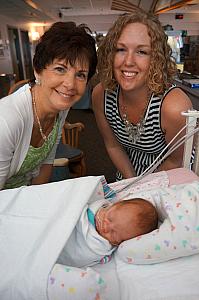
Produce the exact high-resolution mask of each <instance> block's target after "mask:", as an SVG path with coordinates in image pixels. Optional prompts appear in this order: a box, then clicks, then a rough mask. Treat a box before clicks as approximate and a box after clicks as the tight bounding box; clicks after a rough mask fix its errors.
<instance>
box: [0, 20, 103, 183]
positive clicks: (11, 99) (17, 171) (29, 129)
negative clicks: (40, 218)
mask: <svg viewBox="0 0 199 300" xmlns="http://www.w3.org/2000/svg"><path fill="white" fill-rule="evenodd" d="M96 64H97V56H96V49H95V40H94V39H93V38H92V36H91V35H90V30H89V28H88V27H86V26H85V25H79V26H76V24H75V23H73V22H57V23H55V24H53V25H52V26H51V27H50V29H49V30H48V31H46V32H45V33H44V34H43V36H42V37H41V38H40V40H39V43H38V44H37V46H36V50H35V55H34V59H33V68H34V75H35V81H34V82H32V83H30V84H26V85H24V86H23V87H22V88H20V89H19V90H17V91H16V92H15V93H13V94H11V95H9V96H7V97H5V98H3V99H1V101H0V128H1V130H0V141H1V143H0V189H6V188H15V187H19V186H22V185H30V184H42V183H47V182H48V181H49V179H50V176H51V171H52V163H53V160H54V157H55V152H56V148H57V145H58V143H59V140H60V137H61V131H62V126H63V123H64V121H65V118H66V116H67V113H68V111H69V108H70V107H71V106H72V105H73V104H74V103H76V102H77V101H79V100H80V98H81V96H82V95H83V94H84V92H85V89H86V85H87V82H88V80H89V79H90V78H91V77H92V76H93V75H94V73H95V69H96Z"/></svg>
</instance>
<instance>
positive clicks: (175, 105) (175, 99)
mask: <svg viewBox="0 0 199 300" xmlns="http://www.w3.org/2000/svg"><path fill="white" fill-rule="evenodd" d="M188 109H192V103H191V101H190V99H189V97H188V96H187V95H186V94H185V93H184V92H183V91H182V90H181V89H179V88H175V89H173V90H172V91H170V92H169V93H168V95H167V96H166V97H165V99H164V102H163V105H162V109H161V126H162V129H163V131H164V132H165V139H166V142H167V144H168V143H169V142H170V141H171V140H172V138H173V137H174V136H175V135H176V134H177V132H178V131H179V130H180V129H181V128H182V127H183V126H184V125H185V124H186V119H185V117H184V116H182V114H181V113H182V112H183V111H187V110H188ZM184 134H185V130H184V131H183V132H182V133H181V134H180V135H179V137H178V138H177V139H176V140H175V141H177V140H178V139H179V138H180V137H182V136H183V135H184ZM170 147H171V146H170ZM170 147H169V148H170ZM183 150H184V144H182V145H181V146H180V147H179V148H178V149H176V150H175V151H174V152H173V153H172V154H171V155H170V156H169V157H168V158H167V159H166V160H165V161H164V162H163V163H162V164H161V165H160V166H159V168H158V171H161V170H170V169H174V168H179V167H182V162H183Z"/></svg>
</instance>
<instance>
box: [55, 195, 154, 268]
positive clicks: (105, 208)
mask: <svg viewBox="0 0 199 300" xmlns="http://www.w3.org/2000/svg"><path fill="white" fill-rule="evenodd" d="M157 224H158V215H157V212H156V209H155V207H154V206H153V205H152V204H151V203H150V202H149V201H147V200H144V199H141V198H135V199H130V200H121V201H119V202H116V203H114V204H112V203H110V202H109V201H107V200H98V201H95V202H93V203H91V204H89V205H86V207H85V208H84V210H83V212H82V214H81V216H80V218H79V220H78V223H77V225H76V226H75V228H74V230H73V232H72V234H71V236H70V238H69V239H68V241H67V243H66V244H65V246H64V248H63V250H62V252H61V254H60V256H59V258H58V261H57V262H58V263H60V264H64V265H67V266H73V267H87V266H91V265H94V264H97V263H99V262H101V263H103V262H107V261H109V260H110V257H111V254H112V252H113V251H114V250H115V249H116V246H118V245H119V244H120V243H121V242H123V241H125V240H128V239H131V238H134V237H136V236H138V235H143V234H146V233H148V232H151V231H152V230H154V229H156V228H157Z"/></svg>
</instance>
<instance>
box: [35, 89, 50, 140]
mask: <svg viewBox="0 0 199 300" xmlns="http://www.w3.org/2000/svg"><path fill="white" fill-rule="evenodd" d="M32 103H33V110H34V115H35V117H36V120H37V124H38V126H39V131H40V134H41V137H42V139H43V140H44V141H45V142H46V141H47V139H48V138H47V136H46V135H45V134H44V132H43V129H42V126H41V122H40V120H39V117H38V113H37V107H36V102H35V94H34V91H32Z"/></svg>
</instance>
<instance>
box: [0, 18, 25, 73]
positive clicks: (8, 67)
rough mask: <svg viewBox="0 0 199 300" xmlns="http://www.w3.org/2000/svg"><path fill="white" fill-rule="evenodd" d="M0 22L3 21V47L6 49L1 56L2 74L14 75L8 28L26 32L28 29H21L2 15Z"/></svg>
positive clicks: (1, 24)
mask: <svg viewBox="0 0 199 300" xmlns="http://www.w3.org/2000/svg"><path fill="white" fill-rule="evenodd" d="M0 20H1V22H0V32H1V40H2V41H3V45H4V47H3V48H4V49H3V52H4V56H0V74H2V73H6V74H9V73H11V74H12V73H13V68H12V61H11V56H10V48H9V39H8V29H7V26H11V27H15V28H18V29H24V30H27V27H26V26H20V27H19V26H18V25H17V24H16V22H15V21H14V20H11V19H9V18H6V17H4V16H2V15H0ZM19 36H20V34H19ZM21 48H22V47H21ZM21 50H22V49H21ZM22 56H23V55H22ZM22 62H23V57H22Z"/></svg>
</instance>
